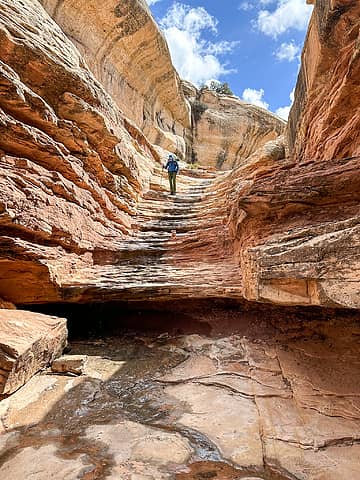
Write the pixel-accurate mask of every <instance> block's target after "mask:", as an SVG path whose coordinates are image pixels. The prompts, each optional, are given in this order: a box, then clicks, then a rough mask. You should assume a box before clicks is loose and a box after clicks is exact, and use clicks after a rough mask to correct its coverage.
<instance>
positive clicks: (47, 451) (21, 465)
mask: <svg viewBox="0 0 360 480" xmlns="http://www.w3.org/2000/svg"><path fill="white" fill-rule="evenodd" d="M84 460H85V458H81V456H77V458H74V459H71V460H69V459H64V458H60V457H59V456H58V454H57V448H56V446H54V445H46V446H43V447H40V448H33V447H27V448H24V449H23V450H21V451H20V452H18V453H17V454H16V455H15V456H14V457H12V458H10V459H9V460H7V461H5V462H4V463H3V464H2V465H0V474H1V476H2V477H3V478H14V479H15V478H16V479H19V480H20V479H25V478H33V479H34V480H43V479H45V478H49V477H50V478H52V479H54V480H73V479H74V478H76V477H77V476H79V475H80V474H81V473H82V472H83V471H84Z"/></svg>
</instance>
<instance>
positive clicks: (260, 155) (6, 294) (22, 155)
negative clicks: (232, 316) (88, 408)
mask: <svg viewBox="0 0 360 480" xmlns="http://www.w3.org/2000/svg"><path fill="white" fill-rule="evenodd" d="M43 4H44V6H45V7H46V8H47V10H48V12H50V14H51V15H52V16H53V18H55V19H56V20H57V21H58V22H59V24H61V25H62V28H60V27H59V25H57V23H56V22H55V21H54V20H53V19H52V18H51V17H50V16H49V15H48V13H47V12H46V11H45V10H44V9H43V8H42V7H41V5H40V3H38V2H35V1H30V0H24V1H21V0H14V1H13V2H11V3H10V2H8V1H5V0H0V5H1V9H2V17H1V19H0V37H1V38H0V39H1V44H2V49H1V51H0V61H1V64H0V73H1V77H0V108H1V110H0V115H1V122H0V134H1V135H0V149H1V160H0V162H1V163H0V168H1V178H0V182H1V189H0V246H1V250H0V297H1V298H3V299H4V301H6V302H9V301H10V302H13V303H14V304H30V303H33V304H36V303H48V302H91V301H98V302H106V301H109V300H124V299H125V300H129V301H131V300H154V299H157V300H159V299H160V300H164V299H166V298H169V296H170V297H175V298H185V297H188V296H190V297H193V298H203V297H213V296H217V297H231V298H237V299H243V298H246V299H248V300H251V301H260V302H272V303H279V304H286V305H321V306H331V307H340V306H341V307H344V306H345V307H350V308H359V307H360V303H359V298H360V296H359V291H360V287H359V277H360V258H359V253H358V252H359V251H360V250H359V242H360V240H359V238H360V236H359V212H358V205H359V200H360V199H359V192H360V188H359V187H360V185H359V180H358V175H357V172H358V168H359V158H358V157H356V156H355V155H356V153H357V143H356V138H357V137H356V135H358V131H357V130H356V129H355V127H354V126H356V125H357V124H358V123H357V122H358V121H359V109H358V108H355V107H354V108H350V107H349V106H348V105H347V104H346V103H344V104H343V103H341V104H338V96H339V95H340V94H341V92H342V94H343V95H345V93H346V92H349V89H350V88H352V89H353V90H351V91H354V92H355V94H356V92H357V88H358V82H359V80H358V79H359V76H358V68H359V55H358V43H357V42H356V38H357V35H358V31H357V30H356V26H357V28H358V19H359V15H358V13H359V11H358V9H359V7H358V2H349V1H345V0H344V1H343V2H334V1H332V2H330V0H329V1H325V0H323V1H318V2H316V4H315V9H314V15H313V18H312V20H311V24H310V30H309V34H308V37H307V41H306V45H305V49H304V54H303V66H302V73H301V75H300V78H299V83H298V87H297V90H296V95H295V104H294V107H293V110H292V113H291V119H290V123H289V127H288V130H287V136H288V139H289V142H290V156H288V157H285V153H286V151H285V145H286V142H285V141H284V139H283V138H282V137H278V138H276V139H273V140H271V141H267V140H268V139H269V138H273V137H275V136H276V135H277V134H278V133H281V132H282V131H283V124H282V122H281V121H280V120H279V119H276V117H274V116H272V115H271V114H269V113H267V112H265V111H263V110H261V109H259V108H257V107H251V106H245V105H244V104H243V103H242V102H240V101H239V100H237V99H234V98H232V97H223V96H219V95H216V94H213V93H211V92H210V93H209V92H205V93H203V94H202V96H200V97H198V96H197V95H198V94H197V91H196V89H195V88H194V87H192V86H191V85H190V86H189V85H188V84H183V85H180V83H179V79H178V76H177V74H176V72H175V71H174V69H173V67H172V65H171V61H170V57H169V54H168V50H167V47H166V44H165V43H164V40H163V38H162V36H161V34H160V32H159V30H158V28H157V27H156V25H155V23H154V21H153V19H152V18H151V16H150V14H149V11H148V9H147V7H146V5H145V4H144V3H142V2H140V1H139V2H135V3H134V2H132V3H131V5H130V3H129V2H123V3H122V4H121V8H120V7H119V5H115V2H112V1H110V0H109V1H108V2H105V3H104V6H102V7H101V9H98V10H99V12H100V13H99V18H98V19H95V4H94V2H92V1H89V2H86V3H85V2H84V3H82V2H75V1H72V0H70V1H69V2H52V1H50V0H48V1H45V0H44V1H43ZM75 5H78V6H79V5H80V6H82V7H83V8H77V9H75ZM131 6H132V7H133V8H130V7H131ZM115 7H119V8H115ZM340 7H341V8H340ZM82 15H84V16H82ZM102 15H104V16H106V15H107V16H108V19H109V21H108V22H107V21H106V19H105V17H104V18H103V17H102ZM321 18H327V19H328V23H327V24H326V25H328V27H327V30H326V32H327V39H326V42H325V43H326V48H325V47H324V41H325V40H323V36H324V34H322V33H321V32H322V28H324V27H323V23H321V21H320V19H321ZM91 19H93V21H91ZM118 19H121V21H120V20H118ZM330 19H332V20H331V21H330ZM105 24H106V25H105ZM101 26H103V29H102V30H101ZM330 27H331V28H330ZM104 29H105V32H104ZM63 30H64V31H66V32H67V35H66V34H65V33H64V31H63ZM70 39H71V40H70ZM141 39H142V42H145V43H146V44H148V45H147V46H146V48H145V47H144V46H143V48H138V47H139V45H142V43H140V44H139V42H140V40H141ZM87 40H88V42H87ZM159 42H160V43H159ZM87 43H89V48H86V47H87ZM75 44H76V45H77V46H78V48H77V46H75ZM112 44H114V48H113V50H112V48H111V45H112ZM159 45H160V46H159ZM329 45H330V46H331V48H330V47H329ZM100 47H101V48H100ZM329 48H330V50H331V52H335V51H336V50H341V51H342V55H340V56H337V57H334V55H333V54H332V55H333V56H332V57H331V56H330V57H329ZM79 49H80V50H82V52H80V50H79ZM141 52H143V53H145V52H147V55H145V54H144V56H143V57H141V59H140V58H138V57H137V55H140V54H141ZM156 52H158V53H156ZM331 52H330V53H331ZM155 54H156V55H158V56H159V58H158V59H157V60H156V61H154V58H157V57H154V56H155ZM163 54H164V56H165V57H166V58H162V57H163ZM84 58H86V62H85V61H84ZM329 58H330V60H331V59H332V61H333V63H332V64H331V65H330V64H329V63H327V62H329ZM146 59H149V61H150V60H151V62H150V63H149V64H147V60H146ZM154 64H155V65H158V66H159V68H160V70H161V71H162V72H163V74H164V76H163V77H162V76H161V75H160V73H159V72H160V70H159V71H158V70H157V68H155V70H154V69H152V67H151V65H154ZM325 65H326V68H325ZM89 66H90V67H91V68H89ZM330 66H335V67H336V72H337V74H336V75H335V74H333V73H332V69H331V68H330ZM132 68H134V69H135V70H134V72H135V73H134V72H133V71H132ZM92 70H94V72H95V74H96V76H94V74H93V72H92ZM153 70H154V71H153ZM109 72H110V73H109ZM111 72H112V74H111ZM124 72H125V73H126V75H125V73H124ZM164 72H167V73H164ZM304 72H308V73H306V78H307V79H308V80H307V83H306V89H305V87H304V85H305V84H304V83H303V82H304ZM310 72H311V74H310ZM140 75H144V76H146V77H148V76H149V79H148V80H147V82H145V83H144V82H138V80H139V77H140ZM158 75H160V77H158ZM160 79H162V80H161V82H160ZM100 80H101V82H100ZM310 80H311V82H310ZM119 85H122V86H121V88H120V86H119ZM126 85H127V86H126ZM130 85H132V86H131V87H130ZM321 85H322V86H323V87H321ZM320 87H321V88H320ZM182 89H185V91H186V97H187V98H189V99H190V101H191V102H192V103H194V102H195V101H199V100H200V102H199V103H200V104H202V103H203V104H204V105H206V108H205V109H204V110H203V111H201V112H200V116H199V118H196V119H195V120H196V122H195V123H194V126H195V125H196V128H194V130H193V131H191V130H189V125H190V123H191V122H190V118H189V112H190V110H189V106H188V103H187V102H188V100H186V99H185V96H184V95H183V93H182V91H183V90H182ZM130 90H131V91H132V93H131V94H130ZM150 91H151V94H150V93H149V92H150ZM179 92H180V93H179ZM178 93H179V95H180V96H179V97H178V98H179V101H177V97H176V95H177V94H178ZM330 94H331V95H333V96H331V95H330ZM355 94H354V95H352V96H351V97H350V98H351V101H352V102H354V105H355V103H356V101H357V104H356V105H358V97H357V96H356V95H355ZM322 96H323V97H322ZM114 99H115V100H114ZM316 105H317V107H316ZM320 105H321V108H325V106H327V107H328V111H325V112H324V115H323V117H322V118H324V122H326V125H329V129H330V130H328V134H329V135H330V138H331V142H330V140H329V142H328V143H326V144H325V143H322V141H320V137H321V135H323V137H321V138H324V139H325V131H326V129H325V123H323V128H321V129H320V128H319V125H320V119H318V121H316V122H313V121H312V122H310V120H309V119H310V118H311V116H310V113H311V112H314V111H315V110H314V109H317V110H319V109H320ZM336 105H338V110H337V109H336V108H335V107H336ZM132 106H133V108H131V107H132ZM144 109H145V110H146V112H147V114H146V115H145V116H143V117H142V116H141V114H140V112H144V111H145V110H144ZM160 111H161V112H165V111H166V112H167V113H166V116H167V118H169V119H170V117H171V118H172V119H174V120H175V123H176V125H175V126H173V128H170V123H167V122H165V123H166V126H164V128H161V129H160V130H161V132H160V130H159V123H157V119H158V118H160V117H159V116H158V115H157V114H158V113H159V112H160ZM124 112H125V113H127V114H128V115H129V116H130V118H128V117H127V116H125V115H124ZM192 116H193V118H192V121H193V122H194V109H193V113H192ZM330 117H331V118H333V119H334V122H335V123H337V125H338V127H337V128H338V130H336V131H335V130H332V128H333V126H334V125H335V123H334V122H331V121H330ZM141 118H142V119H143V120H141ZM169 121H170V120H169ZM160 123H161V122H160ZM213 124H214V130H211V131H210V128H209V125H213ZM146 125H148V126H149V128H148V127H147V126H146ZM151 125H152V127H151ZM179 125H180V126H181V128H180V127H179ZM139 127H141V128H139ZM150 127H151V128H154V132H155V130H156V131H157V134H156V135H155V133H154V132H153V133H151V131H150V130H151V128H150ZM179 128H180V130H179ZM142 129H144V131H145V133H146V135H147V136H145V135H144V133H143V131H142ZM189 131H190V134H189ZM214 132H215V133H214ZM316 132H317V133H316ZM331 132H333V133H331ZM158 134H159V135H160V136H158ZM168 134H169V136H168ZM238 134H239V135H238ZM319 135H320V137H319ZM178 136H179V137H181V139H182V142H183V143H181V145H182V146H180V144H179V146H178V147H176V148H177V150H176V151H177V152H178V153H181V152H182V154H183V155H185V150H186V149H187V152H188V154H189V151H191V148H192V149H193V152H194V154H195V155H198V157H199V159H200V163H201V162H204V163H205V158H206V159H210V157H211V162H214V165H216V164H217V165H218V166H220V163H221V162H219V159H220V157H221V160H224V162H222V167H223V168H225V167H226V168H228V167H231V166H232V165H235V167H234V169H233V170H232V171H230V172H228V173H223V172H217V173H216V172H214V171H212V172H211V171H207V170H206V169H204V168H199V169H198V170H194V171H193V170H186V169H185V168H184V169H182V172H181V175H180V176H179V178H178V196H177V197H176V198H169V197H168V196H167V194H166V183H165V179H164V178H163V176H162V173H161V163H160V162H161V160H162V159H161V158H160V157H161V156H162V155H163V154H164V150H163V149H162V147H164V146H166V147H167V148H170V146H172V147H173V146H174V141H175V140H176V138H177V137H178ZM155 137H156V138H155ZM160 137H161V138H160ZM165 138H168V139H169V142H170V143H168V144H166V142H165ZM149 139H151V141H150V140H149ZM324 141H325V140H324ZM151 142H154V143H151ZM187 142H190V143H187ZM191 142H193V143H191ZM175 143H176V141H175ZM225 143H226V145H228V144H229V145H231V148H230V147H229V148H228V151H227V152H225V154H224V145H225ZM170 144H171V145H170ZM319 145H322V146H323V147H324V148H323V150H322V151H321V152H320V150H319V148H320V147H319ZM326 145H328V146H326ZM330 145H331V149H332V150H331V149H330ZM344 145H347V146H348V147H347V148H348V150H344V149H343V146H344ZM189 147H191V148H190V150H189ZM325 147H326V148H325ZM330 154H331V157H330V158H329V157H328V155H330ZM308 155H311V156H310V157H308ZM338 155H341V156H342V155H346V158H345V157H344V158H341V156H340V157H339V156H338ZM347 155H353V157H352V158H348V156H347ZM325 160H326V161H325ZM206 163H207V161H206ZM213 170H214V169H213ZM19 285H22V286H24V288H19Z"/></svg>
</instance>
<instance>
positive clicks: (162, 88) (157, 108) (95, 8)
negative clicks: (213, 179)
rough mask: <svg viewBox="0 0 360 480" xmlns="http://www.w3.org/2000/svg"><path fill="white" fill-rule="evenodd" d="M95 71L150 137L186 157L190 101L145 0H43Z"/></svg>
mask: <svg viewBox="0 0 360 480" xmlns="http://www.w3.org/2000/svg"><path fill="white" fill-rule="evenodd" d="M40 3H42V5H43V6H44V8H45V9H46V10H47V11H48V12H49V14H50V15H51V16H52V17H53V18H54V20H55V22H56V23H57V24H58V25H59V26H60V27H61V29H62V30H63V31H64V32H65V34H66V35H67V36H68V38H69V39H70V40H71V41H72V42H73V43H74V44H75V45H76V47H77V48H78V49H79V51H80V52H81V54H82V56H83V58H84V59H85V61H86V63H87V64H88V66H89V67H90V69H91V71H92V73H93V74H94V75H95V77H96V78H97V79H98V80H99V81H100V82H101V84H102V85H103V86H104V88H105V90H106V91H107V92H108V93H109V94H110V95H111V97H112V98H113V99H114V100H115V101H116V103H117V105H118V107H119V108H120V109H121V110H122V112H123V113H124V114H125V115H126V116H127V117H128V118H129V119H131V120H132V121H133V122H134V123H135V124H136V125H137V126H138V128H140V129H141V131H142V132H143V133H144V134H145V135H146V136H147V138H148V139H149V140H150V141H151V142H152V143H155V144H156V145H160V146H161V147H163V148H165V149H166V150H171V151H173V152H175V153H176V154H177V155H179V156H180V157H181V158H185V155H186V143H188V137H189V134H190V126H191V125H190V122H191V117H190V106H189V104H188V102H187V101H186V100H185V98H184V95H183V92H182V89H181V84H180V79H179V76H178V74H177V72H176V70H175V69H174V67H173V65H172V63H171V59H170V53H169V50H168V47H167V44H166V41H165V39H164V38H163V35H162V34H161V32H160V30H159V28H158V26H157V25H156V23H155V21H154V20H153V18H152V16H151V14H150V11H149V9H148V7H147V4H146V2H145V1H144V0H124V1H122V2H119V1H118V0H106V1H102V2H101V5H99V2H98V1H97V0H66V2H63V1H58V0H41V2H40Z"/></svg>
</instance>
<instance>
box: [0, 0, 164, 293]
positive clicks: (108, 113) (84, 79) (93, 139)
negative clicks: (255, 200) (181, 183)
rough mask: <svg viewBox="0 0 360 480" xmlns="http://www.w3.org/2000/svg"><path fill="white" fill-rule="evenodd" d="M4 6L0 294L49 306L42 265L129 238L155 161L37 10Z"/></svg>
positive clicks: (34, 5)
mask: <svg viewBox="0 0 360 480" xmlns="http://www.w3.org/2000/svg"><path fill="white" fill-rule="evenodd" d="M0 6H1V13H2V15H1V18H0V41H1V51H0V153H1V159H0V172H1V176H0V184H1V188H0V234H1V236H0V246H1V248H0V291H1V295H2V296H3V297H5V299H6V298H8V299H10V298H11V299H13V300H14V301H15V302H16V303H18V302H26V301H27V300H28V298H29V296H30V297H31V298H32V299H38V300H39V301H42V300H44V299H46V300H47V301H51V300H52V299H54V298H58V296H57V294H55V290H56V288H55V285H56V268H57V267H56V268H55V267H54V268H55V270H54V271H53V273H51V272H50V270H49V266H48V263H47V262H50V263H51V262H54V264H56V265H58V266H59V267H58V268H59V269H61V270H64V271H67V270H69V269H71V268H73V265H74V264H76V263H77V262H80V263H81V262H82V261H83V258H87V257H88V256H89V255H87V252H89V251H90V252H92V251H94V250H100V251H101V250H106V249H113V248H114V245H116V243H117V242H119V241H120V240H121V239H124V238H127V237H128V236H129V235H130V234H131V232H132V227H131V222H132V218H133V216H134V215H135V213H136V207H137V203H138V200H139V198H140V197H141V195H142V192H143V191H145V190H146V189H147V188H148V184H149V177H150V175H151V172H152V170H153V168H154V165H155V164H156V162H157V161H158V160H159V156H158V154H157V153H156V151H155V149H154V148H153V146H152V145H151V144H150V143H149V141H148V140H147V139H146V137H144V135H143V134H142V133H141V132H140V130H138V129H137V128H136V127H135V126H134V125H133V124H131V123H130V122H129V121H128V120H127V119H126V118H125V117H124V116H123V114H122V112H121V111H120V110H119V108H118V107H117V106H116V104H115V103H114V102H113V101H112V99H111V97H110V96H109V95H108V93H107V92H106V91H105V90H104V88H103V87H102V86H101V85H100V83H99V82H98V81H97V80H96V79H95V77H94V76H93V74H92V73H91V72H90V70H89V69H88V68H87V66H86V65H85V63H84V61H83V58H82V56H81V54H80V53H79V51H78V50H77V49H76V47H74V45H73V44H72V43H71V42H70V41H69V40H68V38H67V37H66V36H65V35H64V33H63V32H62V31H61V29H60V28H59V27H58V26H57V25H56V23H55V22H54V21H52V20H51V19H50V17H49V16H48V15H47V13H46V12H45V11H44V10H43V8H42V7H41V5H40V4H39V3H38V2H36V1H32V0H26V1H20V0H15V1H12V2H7V1H3V0H2V1H1V2H0ZM90 260H91V254H90ZM88 261H89V260H87V262H88ZM19 285H22V286H23V287H24V288H19Z"/></svg>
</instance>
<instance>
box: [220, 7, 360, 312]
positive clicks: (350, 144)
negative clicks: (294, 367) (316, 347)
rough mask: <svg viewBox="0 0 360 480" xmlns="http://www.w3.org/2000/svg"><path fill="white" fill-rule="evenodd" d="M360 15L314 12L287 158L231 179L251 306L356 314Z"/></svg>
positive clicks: (250, 167)
mask: <svg viewBox="0 0 360 480" xmlns="http://www.w3.org/2000/svg"><path fill="white" fill-rule="evenodd" d="M359 8H360V7H359V3H358V2H347V1H331V2H330V1H321V2H320V1H318V2H315V5H314V13H313V17H312V19H311V22H310V27H309V32H308V36H307V39H306V43H305V48H304V52H303V56H302V69H301V72H300V75H299V80H298V84H297V89H296V92H295V102H294V106H293V108H292V111H291V115H290V120H289V127H288V131H287V132H288V138H289V143H290V151H291V155H290V158H289V159H286V160H282V161H278V159H279V157H278V155H277V149H275V150H274V152H273V153H274V155H275V156H274V158H273V160H271V156H272V154H271V155H270V157H269V156H268V154H267V153H266V151H265V152H262V153H261V152H259V153H260V155H257V156H254V157H253V158H252V157H250V158H249V159H247V160H246V162H244V163H243V166H241V167H240V168H239V170H238V171H237V172H233V173H232V177H233V178H234V179H236V178H237V179H239V180H240V181H239V182H236V184H237V186H236V187H235V188H236V189H237V191H238V195H237V197H235V199H234V200H235V202H234V203H233V204H232V207H231V208H232V214H231V217H232V220H231V221H230V224H231V228H232V229H233V233H234V236H233V238H234V240H235V242H236V250H237V252H238V256H239V260H240V264H241V270H242V274H243V279H244V295H245V297H246V298H247V299H249V300H256V301H265V302H273V303H280V304H288V305H289V304H296V305H328V306H345V307H350V308H359V307H360V301H359V298H360V296H359V293H360V281H359V280H360V257H359V254H358V252H359V241H360V236H359V232H360V230H359V223H360V217H359V201H360V197H359V191H360V190H359V187H360V186H359V182H358V175H357V172H358V170H359V165H360V157H359V141H358V140H359V136H358V135H359V133H358V132H359V128H358V126H359V121H360V110H359V100H358V99H359V95H358V91H359V78H360V77H359V69H360V57H359V49H358V41H357V39H358V35H359ZM265 150H266V149H265ZM264 160H265V162H264Z"/></svg>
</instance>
